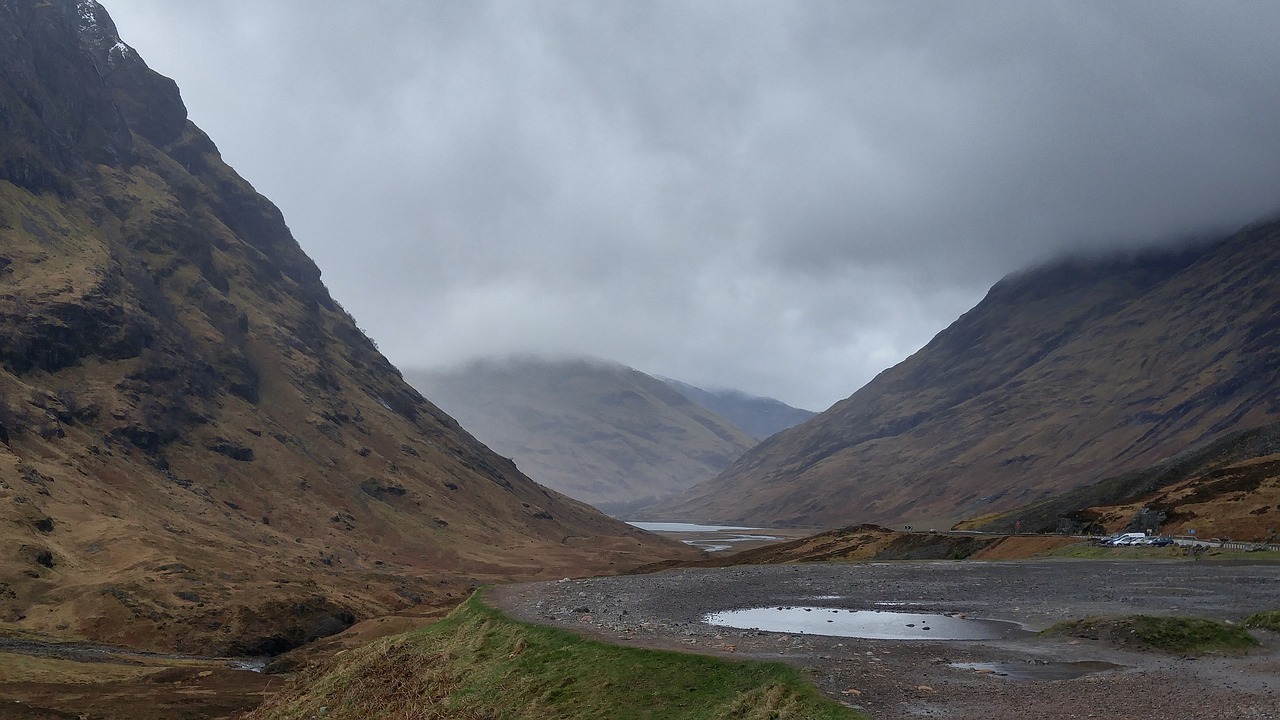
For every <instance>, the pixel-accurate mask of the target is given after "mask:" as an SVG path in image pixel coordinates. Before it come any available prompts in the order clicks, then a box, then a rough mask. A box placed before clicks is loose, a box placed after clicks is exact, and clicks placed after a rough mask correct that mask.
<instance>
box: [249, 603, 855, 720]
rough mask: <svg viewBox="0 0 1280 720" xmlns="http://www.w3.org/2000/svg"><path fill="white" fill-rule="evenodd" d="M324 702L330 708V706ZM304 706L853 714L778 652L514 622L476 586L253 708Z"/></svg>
mask: <svg viewBox="0 0 1280 720" xmlns="http://www.w3.org/2000/svg"><path fill="white" fill-rule="evenodd" d="M321 708H325V710H324V711H322V710H321ZM250 717H251V718H257V719H259V720H291V719H294V718H297V719H299V720H301V719H303V718H312V717H326V718H332V719H334V720H342V719H345V718H368V717H379V718H404V719H406V720H407V719H409V718H412V719H414V720H418V719H423V720H425V719H432V718H465V719H477V720H478V719H481V718H484V719H488V718H503V719H504V720H550V719H552V718H559V719H564V720H595V719H597V718H610V719H617V720H630V719H637V720H638V719H641V718H654V719H657V718H663V719H671V720H682V719H688V720H704V719H705V720H721V719H723V720H730V719H734V720H810V719H812V720H836V719H844V720H853V719H856V718H862V717H863V716H862V715H859V714H858V713H856V712H854V711H853V710H850V709H848V708H846V707H844V706H842V705H841V704H839V703H837V702H835V701H834V700H830V699H828V698H825V697H823V696H821V695H820V694H819V693H818V691H817V690H816V688H814V687H813V685H811V684H810V683H809V682H808V681H806V680H805V679H804V677H803V675H801V673H800V672H799V671H797V670H796V669H794V668H791V667H789V666H787V665H783V664H781V663H760V662H731V661H727V660H722V659H717V658H711V657H706V656H701V655H694V654H689V653H677V652H665V651H656V650H644V649H638V648H628V647H622V646H618V645H610V644H607V643H602V642H596V641H592V640H585V639H583V638H581V637H578V636H577V635H573V634H572V633H568V632H563V631H559V630H554V629H551V628H545V627H541V626H536V625H530V624H526V623H520V622H516V621H514V620H511V619H509V618H507V617H505V616H503V615H502V614H501V613H499V612H497V611H496V610H493V609H491V608H489V607H486V606H485V605H484V604H483V603H482V602H481V601H480V600H479V598H478V597H474V596H473V597H472V598H471V599H469V600H468V601H467V602H465V603H463V604H462V605H461V606H459V608H458V609H457V610H455V611H454V612H453V613H452V614H451V615H450V616H449V617H448V618H446V619H444V620H442V621H440V622H439V623H436V624H434V625H431V626H428V627H426V628H422V629H420V630H415V631H413V632H410V633H406V634H404V635H397V636H393V637H390V638H385V639H383V640H379V641H376V642H374V643H371V644H370V645H367V646H364V647H362V648H359V649H356V650H350V651H347V652H345V653H340V654H339V655H337V656H335V658H333V660H332V661H331V662H329V663H328V664H327V665H325V666H324V667H321V668H319V669H318V670H316V671H313V672H312V673H311V674H310V675H308V676H307V677H305V678H303V679H302V681H301V682H299V683H297V685H296V687H295V688H294V689H293V690H290V691H287V692H285V693H283V694H281V695H279V696H277V697H275V698H273V699H272V700H270V701H268V703H267V704H265V705H264V706H263V707H261V708H259V709H258V710H257V711H256V712H255V713H253V714H252V715H251V716H250Z"/></svg>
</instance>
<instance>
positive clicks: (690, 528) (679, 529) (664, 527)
mask: <svg viewBox="0 0 1280 720" xmlns="http://www.w3.org/2000/svg"><path fill="white" fill-rule="evenodd" d="M627 524H628V525H632V526H635V527H638V528H640V529H641V530H648V531H649V532H669V533H708V532H742V531H743V530H756V529H757V528H752V527H737V526H735V525H699V524H697V523H682V522H630V521H628V522H627Z"/></svg>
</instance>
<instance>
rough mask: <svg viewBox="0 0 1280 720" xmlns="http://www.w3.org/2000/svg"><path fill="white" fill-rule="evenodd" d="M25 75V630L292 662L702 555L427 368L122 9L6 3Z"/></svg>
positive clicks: (10, 460) (9, 162) (4, 298)
mask: <svg viewBox="0 0 1280 720" xmlns="http://www.w3.org/2000/svg"><path fill="white" fill-rule="evenodd" d="M0 65H2V66H3V68H4V72H3V74H0V129H2V132H0V621H2V622H3V623H5V624H6V625H9V626H11V627H19V628H27V629H35V630H40V631H47V632H53V633H60V634H71V635H85V636H89V637H92V638H96V639H99V640H106V641H112V642H124V643H130V644H135V645H147V646H157V647H172V648H179V649H184V650H188V651H198V652H209V651H215V652H237V651H238V652H274V651H278V650H281V649H283V648H285V647H288V646H291V645H296V644H298V643H299V642H302V641H305V640H306V639H308V638H310V637H314V636H316V635H320V634H326V633H330V632H333V631H335V630H337V629H341V628H342V627H343V626H345V625H347V624H349V623H350V622H351V621H352V619H354V618H358V617H362V616H368V615H371V614H378V613H383V612H386V611H388V610H391V609H397V608H411V607H412V606H414V605H419V604H423V605H432V604H440V603H451V602H454V601H456V600H457V599H460V598H461V597H463V593H464V592H465V591H466V589H467V588H468V587H469V586H471V585H474V584H479V583H484V582H489V581H492V580H495V579H509V578H525V577H551V576H556V577H558V576H561V575H563V574H566V573H580V572H603V571H610V570H614V569H618V568H622V567H624V566H627V565H630V564H635V563H638V562H642V561H649V560H653V559H656V558H657V557H659V556H662V555H664V554H667V553H677V554H678V553H680V552H683V550H682V549H681V548H680V547H679V546H677V545H675V544H673V543H668V542H666V541H660V540H658V539H656V538H653V537H651V536H648V535H645V534H642V533H639V532H637V531H635V530H633V529H631V528H629V527H627V526H624V525H622V524H620V523H617V522H614V521H612V520H609V519H608V518H605V517H604V516H602V515H600V514H599V513H597V512H595V511H594V510H593V509H591V508H589V507H587V506H585V505H583V504H580V503H578V502H575V501H572V500H570V499H568V498H566V497H564V496H562V495H560V494H557V493H555V492H552V491H549V490H547V489H545V488H542V487H540V486H538V485H536V484H535V483H533V482H532V481H530V480H529V479H528V478H526V477H525V476H524V475H522V474H521V473H520V472H519V471H518V470H517V469H516V468H515V467H514V466H513V465H512V464H511V463H510V462H509V461H508V460H505V459H503V458H502V457H499V456H497V455H495V454H494V453H492V452H491V451H489V450H488V449H487V448H486V447H484V446H483V445H482V444H481V443H479V442H477V441H476V440H475V439H474V438H473V437H471V436H470V435H469V434H468V433H466V432H465V431H463V430H462V429H461V428H460V427H459V426H458V424H457V423H456V422H454V421H453V420H452V419H451V418H449V417H448V416H447V415H445V414H444V413H443V412H441V411H440V410H439V409H437V408H436V407H435V406H433V405H432V404H431V403H429V402H427V401H426V400H424V399H423V398H422V396H421V395H419V394H418V393H417V392H416V391H415V390H413V389H412V388H410V387H409V386H408V385H406V384H405V383H404V382H403V380H402V379H401V378H400V375H399V373H398V372H397V371H396V370H395V368H393V367H392V366H391V365H390V364H389V363H388V362H387V360H386V359H385V358H384V357H382V355H381V354H379V353H378V351H377V349H376V348H375V347H374V346H373V344H372V343H371V342H370V341H369V340H368V339H367V338H366V337H365V336H364V335H363V334H362V333H361V332H360V330H359V329H358V328H357V327H356V325H355V323H354V322H353V321H352V319H351V317H350V316H349V315H348V314H347V313H346V312H344V311H343V310H342V308H341V307H340V306H338V304H337V303H335V302H334V301H333V300H332V299H331V298H330V297H329V294H328V292H327V291H326V290H325V288H324V286H323V284H322V283H321V281H320V273H319V271H318V270H317V269H316V267H315V265H314V264H313V263H312V262H311V261H310V260H309V259H308V258H307V257H306V255H304V254H303V253H302V251H301V250H300V249H299V247H298V245H297V243H296V242H295V241H294V239H293V237H292V236H291V234H290V232H289V230H288V228H287V227H286V226H285V224H284V221H283V219H282V217H281V215H280V213H279V211H278V210H277V209H276V208H275V207H274V206H272V205H271V203H269V202H268V201H267V200H266V199H264V198H263V197H261V196H260V195H258V194H257V193H255V192H254V191H253V188H252V187H251V186H250V185H249V184H248V183H247V182H245V181H244V180H243V179H241V178H240V177H239V176H237V175H236V174H235V172H234V171H233V170H232V169H231V168H230V167H228V166H227V165H226V164H225V163H223V162H222V160H221V158H220V157H219V155H218V152H217V149H216V148H215V146H214V145H213V143H212V142H211V141H210V140H209V139H208V138H207V137H206V136H205V135H204V134H203V133H202V132H201V131H200V130H199V129H198V128H196V127H195V126H194V125H193V124H192V123H191V122H189V121H188V120H187V117H186V111H185V108H184V107H183V105H182V101H181V99H180V97H179V95H178V91H177V88H176V86H175V85H174V83H173V82H172V81H170V80H168V79H167V78H164V77H161V76H159V75H157V74H155V73H154V72H152V71H151V70H149V69H148V68H147V66H146V65H145V63H144V62H143V61H142V59H141V58H139V57H138V56H137V54H136V53H135V52H134V51H133V50H132V49H130V48H128V46H127V45H124V44H123V43H120V42H119V39H118V37H117V36H116V31H115V28H114V26H113V25H112V23H111V21H110V18H108V17H107V15H106V13H105V11H103V10H102V8H101V7H100V6H98V5H97V4H96V3H92V2H90V3H76V2H73V1H72V0H55V1H54V2H34V1H31V0H3V2H0ZM352 242H359V238H352Z"/></svg>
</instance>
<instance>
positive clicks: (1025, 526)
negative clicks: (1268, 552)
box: [960, 422, 1280, 541]
mask: <svg viewBox="0 0 1280 720" xmlns="http://www.w3.org/2000/svg"><path fill="white" fill-rule="evenodd" d="M1015 528H1021V530H1022V531H1023V532H1045V533H1052V532H1070V533H1079V532H1091V533H1111V532H1118V531H1120V530H1125V529H1130V528H1132V530H1133V531H1144V530H1150V531H1152V532H1170V533H1185V532H1187V531H1188V530H1192V529H1194V530H1196V531H1197V532H1199V533H1202V535H1203V536H1204V537H1216V536H1223V535H1225V536H1230V537H1232V538H1234V539H1237V540H1253V541H1260V540H1271V539H1272V538H1274V537H1275V535H1276V529H1277V528H1280V422H1274V423H1269V424H1267V425H1262V426H1259V427H1254V428H1249V429H1247V430H1239V431H1236V432H1232V433H1227V434H1226V435H1223V436H1220V437H1218V438H1216V439H1214V440H1213V442H1210V443H1208V444H1207V445H1204V446H1202V447H1196V448H1193V449H1191V450H1188V451H1186V452H1184V453H1180V454H1178V455H1175V456H1174V457H1172V458H1170V459H1168V460H1166V461H1164V462H1161V463H1158V464H1156V465H1153V466H1151V467H1145V468H1141V469H1138V470H1131V471H1129V472H1127V473H1124V474H1121V475H1117V476H1116V477H1111V478H1107V479H1105V480H1102V481H1100V482H1097V483H1094V484H1092V485H1085V486H1084V487H1081V488H1077V489H1075V490H1072V491H1070V492H1067V493H1064V494H1062V495H1057V496H1055V497H1052V498H1049V499H1048V500H1044V501H1041V502H1038V503H1034V504H1032V505H1028V506H1026V507H1021V508H1016V509H1014V510H1010V511H1008V512H1004V513H996V514H993V515H988V516H984V517H981V518H973V519H970V520H966V521H965V522H962V523H961V524H960V529H966V530H967V529H976V530H985V531H988V532H1013V530H1014V529H1015Z"/></svg>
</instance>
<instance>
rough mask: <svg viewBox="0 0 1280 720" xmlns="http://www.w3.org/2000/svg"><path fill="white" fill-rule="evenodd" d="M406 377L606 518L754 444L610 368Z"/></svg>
mask: <svg viewBox="0 0 1280 720" xmlns="http://www.w3.org/2000/svg"><path fill="white" fill-rule="evenodd" d="M406 378H407V379H408V380H409V382H410V383H412V384H413V385H414V386H416V387H417V388H418V389H419V390H421V391H422V392H424V393H426V394H427V395H429V396H431V397H432V398H434V399H435V401H436V402H438V403H440V406H441V407H442V408H444V409H445V410H446V411H448V412H449V413H450V414H452V415H453V416H454V417H457V418H458V419H459V420H460V421H461V422H462V423H463V424H465V425H466V426H467V427H468V428H470V429H471V430H472V431H473V432H474V433H475V434H476V436H477V437H479V438H481V439H482V440H484V442H485V443H487V444H488V445H489V446H490V447H492V448H493V449H494V450H496V451H498V452H500V453H502V454H503V455H507V456H509V457H511V458H513V459H514V460H515V462H516V464H517V465H519V466H520V468H521V469H522V470H524V471H525V472H526V473H528V474H529V476H530V477H533V478H534V479H536V480H537V481H538V482H541V483H544V484H545V485H547V486H549V487H552V488H555V489H557V490H559V491H561V492H563V493H565V494H567V495H570V496H572V497H575V498H578V499H579V500H583V501H585V502H589V503H591V504H593V505H595V506H596V507H599V508H602V509H605V510H607V511H609V512H612V513H624V512H626V511H627V510H628V509H630V508H633V507H636V506H639V505H644V504H647V503H649V502H652V501H653V500H654V499H655V498H658V497H663V496H666V495H671V494H673V493H676V492H679V491H681V490H684V489H686V488H688V487H689V486H690V485H693V484H694V483H696V482H699V481H701V480H707V479H710V478H712V477H715V475H716V473H719V472H720V471H721V470H724V469H725V468H726V467H728V466H729V464H730V463H731V462H733V461H734V460H735V459H736V458H737V457H738V456H739V455H741V454H742V453H744V452H746V451H747V449H748V448H750V447H751V446H752V445H754V444H755V440H754V439H753V438H751V437H749V436H748V435H747V434H746V433H744V432H742V430H740V429H738V428H737V427H735V426H734V425H733V424H732V423H730V422H728V421H727V420H725V419H724V418H722V417H720V416H718V415H716V414H715V413H713V412H711V411H710V410H707V409H706V408H704V407H702V406H701V405H698V404H697V403H694V402H693V401H691V400H689V399H688V398H686V397H685V396H683V395H681V394H680V393H678V392H676V391H675V390H673V389H671V388H670V387H669V386H668V385H667V384H666V383H664V382H662V381H661V380H657V379H655V378H652V377H650V376H648V375H645V374H644V373H642V372H639V371H637V370H632V369H631V368H628V367H624V366H622V365H618V364H615V363H609V362H604V361H599V360H567V361H561V360H542V359H535V358H517V359H510V360H493V361H478V362H473V363H469V364H467V365H465V366H463V367H461V368H458V369H456V370H452V371H444V372H434V373H427V372H413V371H410V372H407V373H406Z"/></svg>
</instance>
